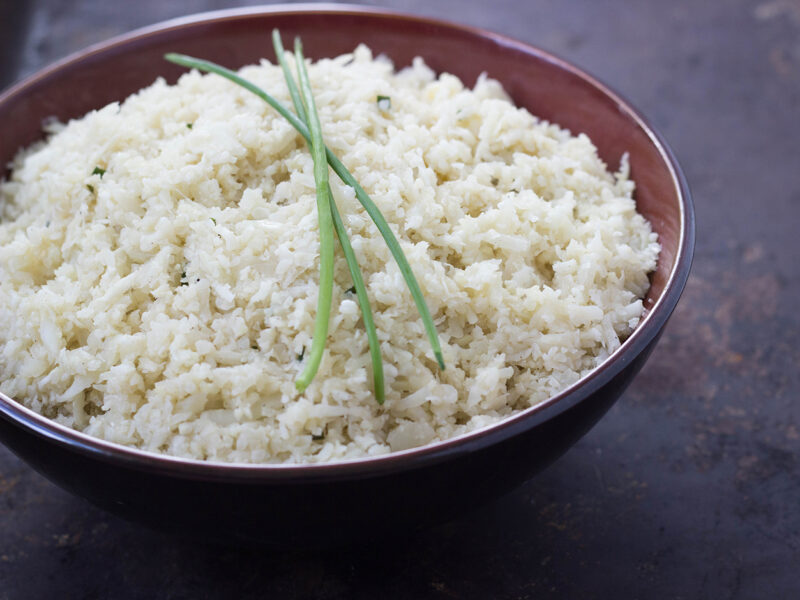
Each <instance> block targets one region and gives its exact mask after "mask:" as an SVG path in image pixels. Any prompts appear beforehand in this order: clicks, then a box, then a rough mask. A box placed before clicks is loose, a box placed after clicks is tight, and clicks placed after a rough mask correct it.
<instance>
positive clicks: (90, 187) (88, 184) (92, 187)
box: [86, 183, 94, 194]
mask: <svg viewBox="0 0 800 600" xmlns="http://www.w3.org/2000/svg"><path fill="white" fill-rule="evenodd" d="M86 189H87V190H89V191H90V192H92V193H93V194H94V186H93V185H92V184H90V183H87V184H86Z"/></svg>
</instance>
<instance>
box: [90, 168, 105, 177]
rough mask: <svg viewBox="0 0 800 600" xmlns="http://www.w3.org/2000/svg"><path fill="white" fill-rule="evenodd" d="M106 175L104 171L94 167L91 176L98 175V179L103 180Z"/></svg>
mask: <svg viewBox="0 0 800 600" xmlns="http://www.w3.org/2000/svg"><path fill="white" fill-rule="evenodd" d="M105 174H106V170H105V169H101V168H100V167H95V168H94V171H92V175H100V179H102V178H103V175H105Z"/></svg>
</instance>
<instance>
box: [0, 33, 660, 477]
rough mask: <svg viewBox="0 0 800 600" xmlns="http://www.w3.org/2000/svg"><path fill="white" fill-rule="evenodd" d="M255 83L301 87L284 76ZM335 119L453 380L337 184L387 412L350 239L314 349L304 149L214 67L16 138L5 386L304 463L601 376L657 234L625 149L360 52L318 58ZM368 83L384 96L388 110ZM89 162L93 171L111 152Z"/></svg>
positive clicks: (5, 229) (489, 87) (59, 413)
mask: <svg viewBox="0 0 800 600" xmlns="http://www.w3.org/2000/svg"><path fill="white" fill-rule="evenodd" d="M241 74H242V75H243V76H244V77H246V78H248V79H251V80H252V81H253V82H255V83H256V84H257V85H259V86H261V87H262V88H264V89H266V90H268V91H270V92H271V93H273V95H275V96H276V97H277V98H278V99H279V100H281V101H282V102H283V103H284V104H286V105H287V106H290V105H291V101H290V98H289V95H288V92H287V90H286V85H285V83H284V79H283V75H282V72H281V70H280V68H279V67H277V66H274V65H272V64H270V63H268V62H266V61H264V62H263V63H262V64H261V65H259V66H249V67H246V68H244V69H242V70H241ZM310 76H311V81H312V83H313V86H314V94H315V97H316V101H317V104H318V109H319V113H320V118H321V120H322V124H323V133H324V135H325V140H326V143H327V144H328V146H329V147H330V148H331V149H332V150H333V151H334V152H335V153H336V154H337V155H338V156H339V157H340V158H341V159H342V161H343V162H344V164H345V165H347V167H348V168H349V169H350V170H351V171H352V173H353V175H354V176H355V177H356V179H357V180H358V181H359V182H360V183H361V185H362V186H363V187H364V189H365V190H366V191H367V193H368V194H370V196H371V197H372V199H373V200H374V201H375V203H376V204H377V205H378V207H379V208H380V210H381V211H382V212H383V214H384V216H385V217H386V219H387V221H388V222H389V223H390V224H391V226H392V228H393V229H394V231H395V233H396V235H397V236H398V238H399V240H400V243H401V246H402V248H403V250H404V252H405V254H406V256H407V257H408V260H409V262H410V264H411V267H412V269H413V271H414V273H415V274H416V276H417V278H418V280H419V283H420V286H421V288H422V291H423V294H424V296H425V298H426V300H427V303H428V306H429V307H430V310H431V313H432V315H433V318H434V321H435V323H436V325H437V328H438V331H439V335H440V339H441V342H442V347H443V351H444V358H445V361H446V364H447V368H446V370H445V371H439V369H438V367H437V366H436V362H435V360H434V357H433V354H432V351H431V348H430V344H429V342H428V340H427V338H426V335H425V331H424V329H423V325H422V321H421V319H420V317H419V314H418V313H417V310H416V308H415V306H414V302H413V300H412V298H411V295H410V293H409V291H408V289H407V287H406V284H405V282H404V280H403V278H402V276H401V274H400V272H399V270H398V268H397V266H396V264H395V263H394V260H393V259H392V257H391V254H390V253H389V250H388V249H387V247H386V244H385V243H384V241H383V239H382V238H381V236H380V234H379V233H378V231H377V229H376V228H375V226H374V224H373V223H372V221H371V220H370V219H369V217H368V216H367V215H366V213H365V212H364V210H363V209H362V207H361V206H360V204H359V203H358V201H357V200H356V198H355V195H354V193H353V191H352V189H350V188H348V187H346V186H344V185H343V184H342V183H341V182H340V181H339V180H338V178H337V177H336V176H335V175H333V174H332V175H331V182H332V186H333V191H334V195H335V198H336V201H337V203H338V205H339V208H340V210H341V212H342V215H343V218H344V221H345V225H346V227H347V228H348V230H349V232H350V236H351V240H352V244H353V247H354V249H355V252H356V255H357V257H358V260H359V262H360V265H361V269H362V272H363V274H364V280H365V283H366V285H367V293H368V295H369V298H370V302H371V303H372V308H373V311H374V312H375V321H376V325H377V329H378V336H379V338H380V340H381V351H382V355H383V358H384V370H385V375H386V396H387V397H386V402H385V404H384V405H383V406H379V405H378V404H377V402H376V401H375V398H374V395H373V390H372V375H371V364H370V359H369V352H368V345H367V338H366V334H365V331H364V328H363V323H362V321H361V313H360V309H359V307H358V304H357V301H356V297H355V294H353V293H352V291H350V288H351V286H352V282H351V279H350V275H349V272H348V270H347V265H346V262H345V260H344V257H343V255H342V254H341V250H340V248H339V247H338V244H337V248H336V252H337V254H336V273H335V283H334V291H333V308H332V313H331V325H330V330H329V337H328V342H327V346H326V350H325V356H324V359H323V361H322V365H321V367H320V370H319V372H318V374H317V376H316V377H315V379H314V381H313V383H312V384H311V386H310V387H309V388H308V389H307V390H306V392H305V393H303V394H298V393H297V392H296V389H295V385H294V381H295V379H296V377H297V375H298V374H299V372H300V371H301V369H302V365H303V357H304V353H305V352H306V351H308V350H309V349H310V346H311V336H312V331H313V326H314V319H315V315H316V303H317V293H318V280H319V256H318V252H319V235H318V226H317V213H316V200H315V187H314V177H313V165H312V160H311V156H310V153H309V151H308V149H307V148H306V145H305V142H304V140H303V139H302V138H301V136H300V135H299V134H297V133H296V132H295V131H294V129H292V127H291V126H290V125H289V124H288V123H287V122H286V121H285V120H284V119H283V118H282V117H280V116H279V115H278V114H277V113H276V112H275V111H274V110H273V109H272V108H270V107H269V106H268V105H267V104H266V103H265V102H263V101H262V100H260V99H259V98H257V97H256V96H254V95H252V94H250V93H249V92H247V91H245V90H243V89H241V88H239V87H238V86H236V85H234V84H232V83H230V82H228V81H226V80H224V79H222V78H221V77H218V76H214V75H207V76H202V75H200V74H198V73H196V72H192V73H188V74H186V75H184V76H183V77H182V78H181V79H180V81H179V82H178V83H177V84H176V85H174V86H170V85H167V84H166V83H165V82H164V81H161V80H159V81H156V82H155V83H154V84H153V85H152V86H150V87H149V88H146V89H144V90H142V91H141V92H139V93H137V94H135V95H134V96H131V97H130V98H128V99H127V100H125V101H124V102H123V103H121V104H111V105H109V106H106V107H105V108H103V109H101V110H98V111H96V112H92V113H90V114H88V115H86V116H85V117H84V118H82V119H78V120H75V121H71V122H69V123H68V124H66V125H61V124H50V125H48V132H49V133H50V134H51V135H50V137H49V139H48V140H47V142H46V143H41V144H39V145H37V146H35V147H34V148H32V149H29V150H26V151H23V152H21V153H20V154H19V156H17V158H16V160H15V162H14V164H13V172H12V175H11V177H10V179H9V180H8V181H6V182H4V183H2V186H1V187H0V288H1V289H2V293H0V390H2V391H3V393H5V394H6V395H8V396H10V397H12V398H14V399H16V400H17V401H19V402H21V403H23V404H24V405H26V406H28V407H30V408H32V409H33V410H36V411H38V412H40V413H42V414H43V415H45V416H47V417H49V418H51V419H53V420H55V421H57V422H59V423H62V424H64V425H67V426H69V427H73V428H75V429H77V430H80V431H83V432H85V433H88V434H90V435H93V436H98V437H100V438H104V439H106V440H109V441H112V442H116V443H118V444H124V445H127V446H134V447H137V448H141V449H143V450H147V451H151V452H159V453H165V454H169V455H174V456H180V457H189V458H195V459H201V460H210V461H224V462H245V463H280V462H286V463H300V462H321V461H334V460H343V459H351V458H356V457H362V456H374V455H380V454H385V453H388V452H391V451H397V450H403V449H407V448H411V447H415V446H420V445H424V444H428V443H431V442H434V441H437V440H442V439H445V438H450V437H453V436H457V435H459V434H462V433H465V432H468V431H471V430H474V429H476V428H480V427H484V426H486V425H489V424H491V423H495V422H497V421H498V420H500V419H503V418H504V417H507V416H509V415H511V414H513V413H514V412H516V411H519V410H522V409H524V408H527V407H529V406H531V405H534V404H536V403H538V402H541V401H542V400H545V399H546V398H548V397H550V396H551V395H553V394H555V393H557V392H559V391H561V390H562V389H564V388H565V387H566V386H569V385H570V384H572V383H574V382H576V381H577V380H578V379H579V378H581V377H582V376H584V375H586V374H587V373H588V372H589V371H591V370H592V369H594V368H595V367H596V366H597V365H598V364H599V363H601V362H602V361H603V360H604V359H605V358H606V357H608V356H609V354H610V353H612V352H613V351H614V350H615V349H616V348H617V347H618V346H619V345H620V341H621V340H623V339H624V338H625V337H626V336H627V335H628V334H629V333H630V332H631V330H632V329H633V328H634V327H635V326H636V324H637V322H638V321H639V319H640V317H641V316H642V314H643V306H642V301H641V298H642V297H643V296H644V294H645V292H646V290H647V288H648V285H649V284H648V278H647V274H648V272H649V271H651V270H653V269H654V268H655V264H656V259H657V256H658V251H659V247H658V244H657V242H656V235H655V234H654V233H653V232H652V231H651V228H650V226H649V224H648V223H647V222H646V221H645V219H644V218H643V217H642V216H640V215H639V214H637V213H636V210H635V205H634V201H633V199H632V194H633V189H634V184H633V182H632V181H630V180H629V179H628V168H627V161H626V160H623V165H622V167H621V170H620V172H619V173H617V174H612V173H609V172H608V170H607V168H606V166H605V165H604V164H603V162H602V161H601V160H600V159H599V158H598V156H597V152H596V150H595V147H594V146H593V145H592V142H591V141H590V140H589V139H588V138H587V137H586V136H585V135H579V136H577V137H575V136H572V135H571V134H570V133H569V132H568V131H565V130H563V129H560V128H559V127H557V126H556V125H552V124H549V123H546V122H543V121H540V120H538V119H537V118H536V117H533V116H531V115H530V114H529V113H528V112H527V111H526V110H524V109H519V108H515V107H514V106H513V105H512V104H511V102H510V101H509V99H508V97H507V96H506V94H505V93H504V91H503V89H502V88H501V86H500V85H499V84H498V83H497V82H496V81H493V80H491V79H488V78H486V77H481V78H480V79H479V80H478V81H477V83H476V85H475V88H474V89H473V90H469V89H467V88H465V87H464V85H463V84H462V83H461V82H460V81H459V80H458V79H457V78H456V77H454V76H452V75H447V74H443V75H440V76H438V77H437V76H436V75H435V74H434V73H433V72H432V71H431V70H430V69H429V68H428V67H427V66H426V65H425V64H424V63H423V62H422V60H421V59H417V60H416V61H415V62H414V64H413V67H411V68H408V69H405V70H402V71H400V72H398V73H395V72H394V71H393V67H392V64H391V63H390V62H389V61H387V60H385V59H381V58H379V59H377V60H374V59H373V57H372V54H371V52H370V50H369V49H367V48H365V47H359V48H358V49H357V50H355V52H354V53H353V54H349V55H345V56H340V57H338V58H335V59H330V60H322V61H320V62H318V63H315V64H314V65H312V66H311V68H310ZM378 96H388V97H390V99H391V100H390V104H391V106H386V104H387V103H386V102H383V103H381V104H380V105H379V103H378V102H377V97H378ZM96 167H97V168H96Z"/></svg>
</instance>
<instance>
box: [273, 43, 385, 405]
mask: <svg viewBox="0 0 800 600" xmlns="http://www.w3.org/2000/svg"><path fill="white" fill-rule="evenodd" d="M272 43H273V46H274V47H275V55H276V56H277V57H278V62H279V63H280V65H281V68H282V69H283V74H284V76H285V78H286V85H287V87H288V88H289V95H290V96H291V97H292V103H293V104H294V109H295V111H296V112H297V115H298V116H299V117H300V118H301V119H302V120H303V121H304V122H306V123H308V117H307V114H306V110H305V107H304V106H303V102H302V100H301V99H300V93H299V92H298V90H297V85H296V84H295V81H294V78H293V77H292V72H291V70H290V69H289V64H288V63H287V62H286V56H285V54H284V51H283V43H282V42H281V37H280V34H279V33H278V30H277V29H275V30H273V31H272ZM298 60H299V59H298ZM326 164H327V163H326ZM328 200H329V202H330V206H331V214H332V216H333V226H334V227H335V228H336V236H337V237H338V238H339V245H341V247H342V252H343V253H344V257H345V260H346V261H347V268H348V269H349V271H350V277H351V278H352V280H353V284H354V285H353V287H352V288H350V290H348V291H352V292H354V293H355V294H356V298H357V299H358V304H359V305H360V307H361V317H362V319H363V320H364V329H365V330H366V332H367V341H368V342H369V353H370V358H371V360H372V382H373V387H374V389H375V400H376V401H377V402H378V404H383V402H384V400H385V398H386V393H385V390H384V381H383V359H382V358H381V348H380V341H379V340H378V332H377V330H376V329H375V321H374V319H373V318H372V310H371V308H370V305H369V298H368V297H367V288H366V286H365V285H364V279H363V278H362V276H361V269H360V267H359V266H358V260H357V259H356V254H355V252H353V247H352V246H351V244H350V238H349V237H348V235H347V230H346V229H345V227H344V223H343V222H342V217H341V215H340V214H339V209H338V208H337V207H336V202H334V199H333V193H332V192H330V193H329V196H328Z"/></svg>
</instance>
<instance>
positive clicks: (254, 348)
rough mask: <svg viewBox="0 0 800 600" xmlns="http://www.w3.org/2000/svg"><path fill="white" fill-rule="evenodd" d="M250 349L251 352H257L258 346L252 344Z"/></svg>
mask: <svg viewBox="0 0 800 600" xmlns="http://www.w3.org/2000/svg"><path fill="white" fill-rule="evenodd" d="M250 348H252V349H253V350H258V344H252V345H251V346H250Z"/></svg>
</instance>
